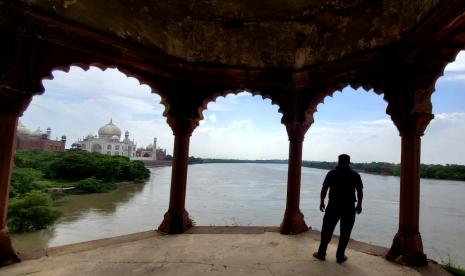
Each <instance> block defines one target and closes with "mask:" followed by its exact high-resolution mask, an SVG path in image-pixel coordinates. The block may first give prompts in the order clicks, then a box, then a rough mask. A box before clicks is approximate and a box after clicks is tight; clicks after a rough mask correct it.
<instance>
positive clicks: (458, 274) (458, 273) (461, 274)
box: [441, 262, 465, 276]
mask: <svg viewBox="0 0 465 276" xmlns="http://www.w3.org/2000/svg"><path fill="white" fill-rule="evenodd" d="M441 266H442V268H444V269H445V270H446V271H447V272H449V273H450V274H452V275H454V276H465V270H464V269H463V268H461V267H460V266H455V265H454V264H452V263H450V262H449V263H443V264H441Z"/></svg>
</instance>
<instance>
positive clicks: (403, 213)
mask: <svg viewBox="0 0 465 276" xmlns="http://www.w3.org/2000/svg"><path fill="white" fill-rule="evenodd" d="M432 118H433V115H432V114H411V115H409V116H408V117H407V116H406V117H404V118H402V119H400V121H399V122H398V123H396V125H397V127H398V128H399V132H400V136H401V139H402V146H401V170H400V201H399V204H400V206H399V230H398V231H397V234H396V236H395V237H394V240H393V243H392V246H391V249H390V250H389V252H388V254H387V255H386V258H387V259H388V260H392V261H394V260H395V261H400V262H402V263H406V264H408V265H425V264H426V263H427V261H426V255H425V254H424V253H423V243H422V240H421V235H420V231H419V217H420V153H421V136H422V135H423V132H424V130H425V128H426V126H427V125H428V124H429V122H430V121H431V119H432Z"/></svg>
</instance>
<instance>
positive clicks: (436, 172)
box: [302, 161, 465, 181]
mask: <svg viewBox="0 0 465 276" xmlns="http://www.w3.org/2000/svg"><path fill="white" fill-rule="evenodd" d="M336 165H337V164H336V163H335V162H315V161H303V162H302V166H304V167H310V168H318V169H332V168H334V167H335V166H336ZM351 166H352V168H354V169H355V170H358V171H361V172H367V173H374V174H381V175H394V176H399V175H400V165H399V164H392V163H384V162H371V163H353V164H351ZM420 177H421V178H432V179H443V180H460V181H465V166H463V165H449V164H447V165H426V164H421V165H420Z"/></svg>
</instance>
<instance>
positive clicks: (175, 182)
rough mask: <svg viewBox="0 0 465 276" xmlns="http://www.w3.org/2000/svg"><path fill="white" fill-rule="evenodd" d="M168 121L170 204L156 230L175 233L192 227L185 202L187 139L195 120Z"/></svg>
mask: <svg viewBox="0 0 465 276" xmlns="http://www.w3.org/2000/svg"><path fill="white" fill-rule="evenodd" d="M168 123H169V124H170V126H171V128H172V129H173V134H174V151H173V164H172V172H171V191H170V205H169V209H168V212H166V214H165V216H164V219H163V222H162V223H161V224H160V226H159V227H158V230H160V231H162V232H165V233H169V234H175V233H183V232H185V231H186V230H187V229H189V228H191V227H192V221H191V220H190V219H189V213H188V212H187V211H186V209H185V202H186V181H187V166H188V161H189V160H188V159H189V141H190V136H191V135H192V132H193V131H194V129H195V127H196V126H197V122H196V121H194V120H192V119H185V118H174V119H169V120H168Z"/></svg>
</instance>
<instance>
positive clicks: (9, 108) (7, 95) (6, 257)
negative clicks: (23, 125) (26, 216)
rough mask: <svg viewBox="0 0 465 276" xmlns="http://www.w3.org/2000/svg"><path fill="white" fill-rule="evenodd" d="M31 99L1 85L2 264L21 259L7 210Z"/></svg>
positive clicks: (0, 179)
mask: <svg viewBox="0 0 465 276" xmlns="http://www.w3.org/2000/svg"><path fill="white" fill-rule="evenodd" d="M30 100H31V96H30V95H24V94H21V93H20V92H18V91H14V90H12V89H10V88H7V87H3V86H0V134H1V135H0V265H2V264H6V263H11V262H18V261H20V259H19V257H18V255H17V253H16V251H15V250H14V248H13V246H12V245H11V240H10V237H9V235H8V228H7V211H8V198H9V190H10V189H9V188H10V180H11V170H12V167H13V155H14V152H15V142H16V126H17V124H18V118H19V117H20V116H21V115H22V113H23V111H24V110H25V109H26V107H27V106H28V105H29V102H30Z"/></svg>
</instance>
